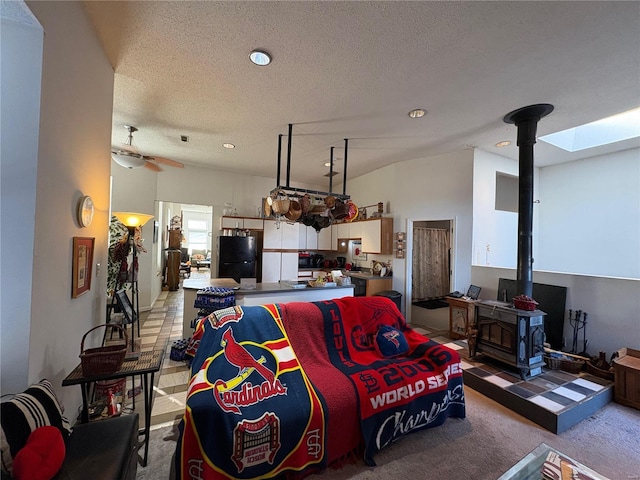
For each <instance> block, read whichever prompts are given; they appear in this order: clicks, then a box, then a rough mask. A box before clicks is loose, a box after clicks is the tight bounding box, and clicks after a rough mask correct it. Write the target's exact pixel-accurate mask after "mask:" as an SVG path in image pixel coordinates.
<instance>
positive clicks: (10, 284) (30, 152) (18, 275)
mask: <svg viewBox="0 0 640 480" xmlns="http://www.w3.org/2000/svg"><path fill="white" fill-rule="evenodd" d="M12 5H13V6H15V7H18V5H17V2H16V3H14V4H12ZM2 8H3V9H4V8H5V6H4V4H3V7H2ZM8 13H9V12H5V11H4V10H3V12H2V14H3V17H2V19H1V21H2V23H1V27H0V33H1V35H2V41H1V42H0V43H1V48H2V51H1V54H0V60H1V62H2V64H1V67H0V70H1V73H2V80H1V81H0V89H1V93H0V95H1V100H0V103H1V104H2V109H1V112H0V113H1V115H2V142H1V148H2V150H1V153H0V158H1V160H0V162H1V163H0V172H1V177H0V191H1V192H2V199H1V203H0V211H1V215H0V218H1V221H2V228H1V229H0V232H1V236H0V246H2V248H0V258H1V264H2V269H1V270H0V328H1V330H2V331H1V335H0V337H1V341H2V344H1V350H0V352H1V360H0V364H1V365H2V373H1V375H0V381H1V382H2V383H1V386H0V392H2V393H12V392H19V391H21V390H23V389H24V387H25V385H27V382H28V368H29V363H28V362H27V361H25V359H26V358H27V357H28V355H29V334H30V332H31V323H30V322H29V319H30V318H31V286H32V275H33V244H34V228H33V224H34V222H33V219H34V218H35V215H36V171H37V166H38V133H39V123H40V80H41V76H42V42H43V32H42V27H40V25H37V22H35V20H33V19H23V18H22V17H21V13H22V10H21V11H18V12H16V15H12V16H11V18H5V16H4V15H5V14H8ZM15 112H20V114H19V115H16V114H15Z"/></svg>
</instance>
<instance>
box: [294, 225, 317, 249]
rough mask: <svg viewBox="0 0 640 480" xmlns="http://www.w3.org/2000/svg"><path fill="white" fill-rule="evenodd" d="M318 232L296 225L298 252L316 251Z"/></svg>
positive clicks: (311, 228)
mask: <svg viewBox="0 0 640 480" xmlns="http://www.w3.org/2000/svg"><path fill="white" fill-rule="evenodd" d="M317 249H318V232H316V229H315V228H313V227H307V226H306V225H305V224H304V223H298V250H317Z"/></svg>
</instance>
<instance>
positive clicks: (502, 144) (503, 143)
mask: <svg viewBox="0 0 640 480" xmlns="http://www.w3.org/2000/svg"><path fill="white" fill-rule="evenodd" d="M509 145H511V142H510V141H509V140H503V141H501V142H498V143H496V147H498V148H500V147H508V146H509Z"/></svg>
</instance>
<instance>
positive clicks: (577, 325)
mask: <svg viewBox="0 0 640 480" xmlns="http://www.w3.org/2000/svg"><path fill="white" fill-rule="evenodd" d="M572 315H573V310H569V324H570V325H571V326H572V327H573V343H572V345H571V353H575V354H577V355H580V356H582V357H588V355H587V343H588V341H587V338H586V336H587V329H586V326H587V312H583V311H582V310H576V311H575V315H574V316H573V318H572ZM580 330H582V352H578V337H579V335H580Z"/></svg>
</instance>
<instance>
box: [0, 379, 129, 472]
mask: <svg viewBox="0 0 640 480" xmlns="http://www.w3.org/2000/svg"><path fill="white" fill-rule="evenodd" d="M0 407H1V412H0V414H1V417H0V419H1V422H2V432H1V434H2V439H1V445H2V479H3V480H5V479H7V480H8V479H15V480H22V479H34V478H37V479H55V480H86V479H91V480H134V479H135V478H136V472H137V466H138V426H139V417H138V414H137V413H134V414H131V415H121V416H118V417H114V418H109V419H105V420H100V421H95V422H90V423H86V424H78V425H75V426H73V427H71V426H70V425H69V422H68V421H67V419H66V418H65V417H64V415H63V408H62V406H61V404H60V403H59V402H58V399H57V398H56V396H55V393H54V392H53V388H52V386H51V383H50V382H49V381H48V380H46V379H44V380H41V381H40V382H38V383H36V384H34V385H31V386H30V387H29V388H28V389H27V390H25V391H24V392H22V393H20V394H18V395H15V396H14V397H12V398H11V399H9V400H8V401H6V402H3V403H2V404H1V405H0Z"/></svg>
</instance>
